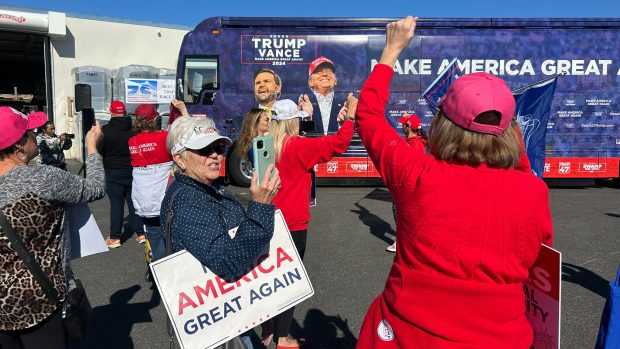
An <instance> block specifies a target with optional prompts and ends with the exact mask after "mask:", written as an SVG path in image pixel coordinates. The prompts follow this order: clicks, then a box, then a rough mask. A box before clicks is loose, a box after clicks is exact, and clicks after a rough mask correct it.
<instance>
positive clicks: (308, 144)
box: [272, 121, 353, 231]
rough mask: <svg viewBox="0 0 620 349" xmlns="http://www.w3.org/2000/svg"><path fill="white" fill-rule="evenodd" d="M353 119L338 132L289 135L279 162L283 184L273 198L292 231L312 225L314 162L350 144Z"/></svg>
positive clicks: (329, 158) (317, 162)
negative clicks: (311, 203) (317, 134)
mask: <svg viewBox="0 0 620 349" xmlns="http://www.w3.org/2000/svg"><path fill="white" fill-rule="evenodd" d="M352 137H353V122H352V121H345V123H344V124H343V125H342V127H341V128H340V129H339V130H338V132H337V133H335V134H333V135H331V136H322V137H316V138H314V137H313V138H308V137H297V136H294V137H289V138H288V139H287V140H285V144H284V147H283V150H282V154H281V156H280V160H279V161H278V163H277V164H276V168H277V169H278V171H280V180H281V181H282V186H281V187H280V191H278V194H277V195H276V197H275V198H274V199H273V202H272V203H273V204H274V205H276V208H278V209H280V210H282V215H283V216H284V220H285V221H286V224H287V225H288V228H289V230H290V231H297V230H304V229H307V228H308V221H310V189H311V188H310V187H311V184H312V183H311V181H312V179H311V171H312V169H313V168H314V165H317V164H320V163H323V162H327V161H329V160H331V158H332V157H333V156H334V155H336V154H341V153H343V152H344V151H345V150H347V148H348V147H349V143H350V142H351V138H352Z"/></svg>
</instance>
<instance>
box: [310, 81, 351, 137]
mask: <svg viewBox="0 0 620 349" xmlns="http://www.w3.org/2000/svg"><path fill="white" fill-rule="evenodd" d="M307 95H308V97H309V98H310V103H312V120H313V121H314V131H312V132H310V134H315V133H317V134H321V135H323V134H325V132H324V130H323V118H322V117H321V108H320V107H319V102H318V101H317V100H316V96H315V95H314V91H310V93H308V94H307ZM346 100H347V95H346V94H343V93H338V92H334V100H333V101H332V110H331V113H330V114H329V125H328V126H327V132H328V134H329V133H334V132H336V131H338V113H339V112H340V108H342V106H343V105H344V102H345V101H346Z"/></svg>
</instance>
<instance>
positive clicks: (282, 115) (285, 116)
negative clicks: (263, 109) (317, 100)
mask: <svg viewBox="0 0 620 349" xmlns="http://www.w3.org/2000/svg"><path fill="white" fill-rule="evenodd" d="M271 110H273V111H274V113H273V115H272V118H273V119H274V120H290V119H294V118H306V117H308V116H310V114H308V113H307V112H305V111H303V110H299V108H297V104H295V102H293V101H292V100H290V99H281V100H279V101H276V102H275V103H274V104H273V107H272V108H271Z"/></svg>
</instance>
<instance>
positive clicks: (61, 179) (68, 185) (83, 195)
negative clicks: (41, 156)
mask: <svg viewBox="0 0 620 349" xmlns="http://www.w3.org/2000/svg"><path fill="white" fill-rule="evenodd" d="M102 137H103V136H102V133H101V125H100V124H99V122H98V121H97V122H96V123H95V125H93V127H92V128H91V129H90V131H88V133H87V134H86V139H85V142H86V152H87V154H88V155H87V157H86V164H85V165H86V178H82V177H80V176H76V175H73V174H70V173H69V172H66V171H63V170H60V169H57V168H49V169H48V173H47V175H48V176H49V180H48V181H47V183H50V185H49V187H48V195H49V196H50V199H53V200H56V201H60V202H66V203H83V202H91V201H95V200H98V199H101V198H102V197H103V196H104V195H105V174H104V171H103V163H102V159H101V155H99V153H97V143H99V142H100V141H101V139H102Z"/></svg>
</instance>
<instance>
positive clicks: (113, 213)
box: [105, 168, 144, 239]
mask: <svg viewBox="0 0 620 349" xmlns="http://www.w3.org/2000/svg"><path fill="white" fill-rule="evenodd" d="M131 171H132V169H130V168H129V169H113V170H105V191H106V194H108V198H109V199H110V238H111V239H120V238H121V236H122V235H123V216H124V214H125V202H126V203H127V208H128V209H129V226H130V228H131V234H133V233H134V232H135V233H136V234H138V235H142V234H144V232H143V231H142V230H143V228H142V217H140V216H138V215H136V213H135V211H134V208H133V203H132V201H131V181H132V178H133V177H132V175H131Z"/></svg>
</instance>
